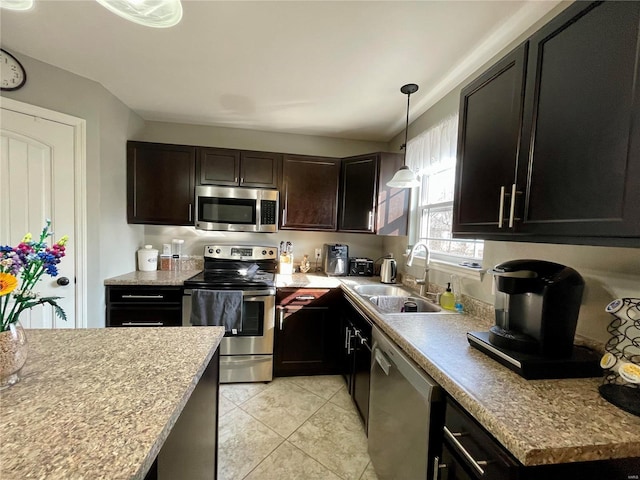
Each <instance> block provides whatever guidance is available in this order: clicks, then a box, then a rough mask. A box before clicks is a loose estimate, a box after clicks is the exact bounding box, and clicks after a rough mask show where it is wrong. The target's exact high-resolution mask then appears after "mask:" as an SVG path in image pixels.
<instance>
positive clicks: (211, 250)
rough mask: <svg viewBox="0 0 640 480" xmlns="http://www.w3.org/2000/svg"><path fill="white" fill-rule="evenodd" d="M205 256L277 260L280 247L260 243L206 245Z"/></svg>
mask: <svg viewBox="0 0 640 480" xmlns="http://www.w3.org/2000/svg"><path fill="white" fill-rule="evenodd" d="M204 256H205V258H215V259H219V260H275V259H276V258H277V256H278V249H277V248H276V247H273V246H259V245H254V246H251V245H206V246H205V247H204Z"/></svg>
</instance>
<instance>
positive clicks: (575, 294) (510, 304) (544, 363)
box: [467, 260, 602, 378]
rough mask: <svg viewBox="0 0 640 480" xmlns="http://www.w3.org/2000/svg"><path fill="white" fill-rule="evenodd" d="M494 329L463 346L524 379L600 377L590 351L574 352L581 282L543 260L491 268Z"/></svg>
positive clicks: (469, 335)
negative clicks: (467, 346)
mask: <svg viewBox="0 0 640 480" xmlns="http://www.w3.org/2000/svg"><path fill="white" fill-rule="evenodd" d="M488 273H490V274H492V275H493V276H494V285H495V290H496V291H495V315H496V319H495V322H496V324H495V325H494V326H492V327H491V328H490V329H489V331H488V332H469V333H467V338H468V340H469V343H470V344H471V345H472V346H474V347H476V348H479V349H480V350H482V351H483V352H485V353H487V354H488V355H490V356H491V357H493V358H494V359H496V360H498V361H499V362H501V363H502V364H504V365H505V366H507V367H509V368H511V369H512V370H514V371H516V372H517V373H519V374H520V375H522V376H524V377H525V378H569V377H590V376H600V375H601V374H602V371H601V370H600V368H599V358H598V355H597V354H596V353H595V352H592V351H590V350H588V349H585V348H581V347H575V346H574V345H573V340H574V336H575V332H576V324H577V322H578V313H579V311H580V302H581V301H582V292H583V290H584V280H583V279H582V277H581V276H580V274H579V273H578V272H576V271H575V270H574V269H572V268H569V267H566V266H564V265H560V264H558V263H552V262H546V261H543V260H512V261H509V262H504V263H501V264H499V265H496V266H495V267H494V268H493V269H490V270H489V271H488Z"/></svg>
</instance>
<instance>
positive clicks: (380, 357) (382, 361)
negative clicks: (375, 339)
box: [373, 348, 391, 376]
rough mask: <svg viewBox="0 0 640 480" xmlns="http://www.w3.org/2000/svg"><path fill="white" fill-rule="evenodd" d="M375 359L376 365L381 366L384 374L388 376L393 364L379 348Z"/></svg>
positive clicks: (375, 352) (374, 355) (375, 353)
mask: <svg viewBox="0 0 640 480" xmlns="http://www.w3.org/2000/svg"><path fill="white" fill-rule="evenodd" d="M373 357H374V358H375V359H376V363H377V364H378V365H380V368H381V369H382V371H383V372H384V374H385V375H387V376H388V375H389V371H390V370H391V362H390V361H389V360H387V357H386V356H385V355H384V353H382V352H381V351H380V349H379V348H375V350H374V354H373Z"/></svg>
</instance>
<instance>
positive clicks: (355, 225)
mask: <svg viewBox="0 0 640 480" xmlns="http://www.w3.org/2000/svg"><path fill="white" fill-rule="evenodd" d="M401 166H402V155H401V154H397V153H385V152H380V153H372V154H368V155H359V156H356V157H349V158H344V159H342V169H341V182H340V205H339V214H338V215H339V217H338V230H339V231H342V232H354V233H377V234H379V235H406V234H407V219H408V209H409V190H408V189H399V188H390V187H387V185H386V183H387V182H388V181H389V180H390V179H391V178H392V177H393V175H394V173H395V172H396V171H397V170H398V169H399V168H400V167H401Z"/></svg>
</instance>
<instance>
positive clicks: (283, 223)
mask: <svg viewBox="0 0 640 480" xmlns="http://www.w3.org/2000/svg"><path fill="white" fill-rule="evenodd" d="M286 224H287V209H286V208H285V209H284V210H282V225H286Z"/></svg>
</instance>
